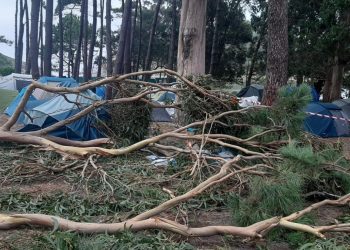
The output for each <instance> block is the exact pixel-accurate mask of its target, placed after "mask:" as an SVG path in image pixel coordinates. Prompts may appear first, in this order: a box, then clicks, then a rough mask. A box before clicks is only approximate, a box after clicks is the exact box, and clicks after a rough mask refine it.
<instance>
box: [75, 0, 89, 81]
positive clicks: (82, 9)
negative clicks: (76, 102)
mask: <svg viewBox="0 0 350 250" xmlns="http://www.w3.org/2000/svg"><path fill="white" fill-rule="evenodd" d="M86 1H87V0H82V1H81V7H80V28H79V41H78V45H77V53H76V55H75V62H74V72H73V77H74V78H75V79H77V80H78V79H79V71H80V59H81V44H82V42H83V35H84V34H83V32H84V16H85V6H86V4H85V2H86Z"/></svg>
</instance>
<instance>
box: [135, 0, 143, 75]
mask: <svg viewBox="0 0 350 250" xmlns="http://www.w3.org/2000/svg"><path fill="white" fill-rule="evenodd" d="M138 2H139V10H140V27H139V44H138V48H137V60H136V66H135V68H134V71H138V70H139V68H140V58H141V50H142V3H141V0H138Z"/></svg>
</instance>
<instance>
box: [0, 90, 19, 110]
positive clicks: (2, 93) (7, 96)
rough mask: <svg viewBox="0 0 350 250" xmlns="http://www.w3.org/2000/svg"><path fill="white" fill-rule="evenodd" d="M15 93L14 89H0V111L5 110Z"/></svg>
mask: <svg viewBox="0 0 350 250" xmlns="http://www.w3.org/2000/svg"><path fill="white" fill-rule="evenodd" d="M17 95H18V92H17V91H16V90H8V89H0V113H3V112H4V111H5V109H6V108H7V107H8V106H9V105H10V103H11V102H12V101H13V99H15V98H16V96H17Z"/></svg>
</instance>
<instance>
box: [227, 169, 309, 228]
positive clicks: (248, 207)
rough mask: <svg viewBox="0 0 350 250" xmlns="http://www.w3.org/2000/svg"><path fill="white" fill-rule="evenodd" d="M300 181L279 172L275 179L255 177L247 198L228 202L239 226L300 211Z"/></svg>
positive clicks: (288, 172) (301, 200)
mask: <svg viewBox="0 0 350 250" xmlns="http://www.w3.org/2000/svg"><path fill="white" fill-rule="evenodd" d="M302 184H303V180H302V178H301V177H300V176H299V175H298V174H295V173H292V172H290V171H285V170H282V171H280V172H279V173H278V174H277V175H276V176H275V177H269V178H263V177H254V178H253V179H252V180H251V182H250V184H249V187H250V193H249V194H248V196H247V197H245V198H241V197H235V198H233V199H232V201H231V209H232V213H233V218H234V221H235V222H236V223H238V224H239V225H242V226H247V225H251V224H253V223H255V222H258V221H261V220H264V219H267V218H270V217H273V216H281V215H287V214H290V213H292V212H294V211H297V210H298V209H300V208H301V207H302V204H303V199H302V197H301V194H302Z"/></svg>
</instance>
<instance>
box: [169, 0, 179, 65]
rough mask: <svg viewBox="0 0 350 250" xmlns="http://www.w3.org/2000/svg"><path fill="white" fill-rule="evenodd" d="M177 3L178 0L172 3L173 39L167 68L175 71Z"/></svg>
mask: <svg viewBox="0 0 350 250" xmlns="http://www.w3.org/2000/svg"><path fill="white" fill-rule="evenodd" d="M176 7H177V2H176V0H173V1H172V14H171V20H172V25H171V38H170V45H169V54H168V65H167V68H168V69H171V70H173V69H174V52H175V41H176V20H177V11H176Z"/></svg>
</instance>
